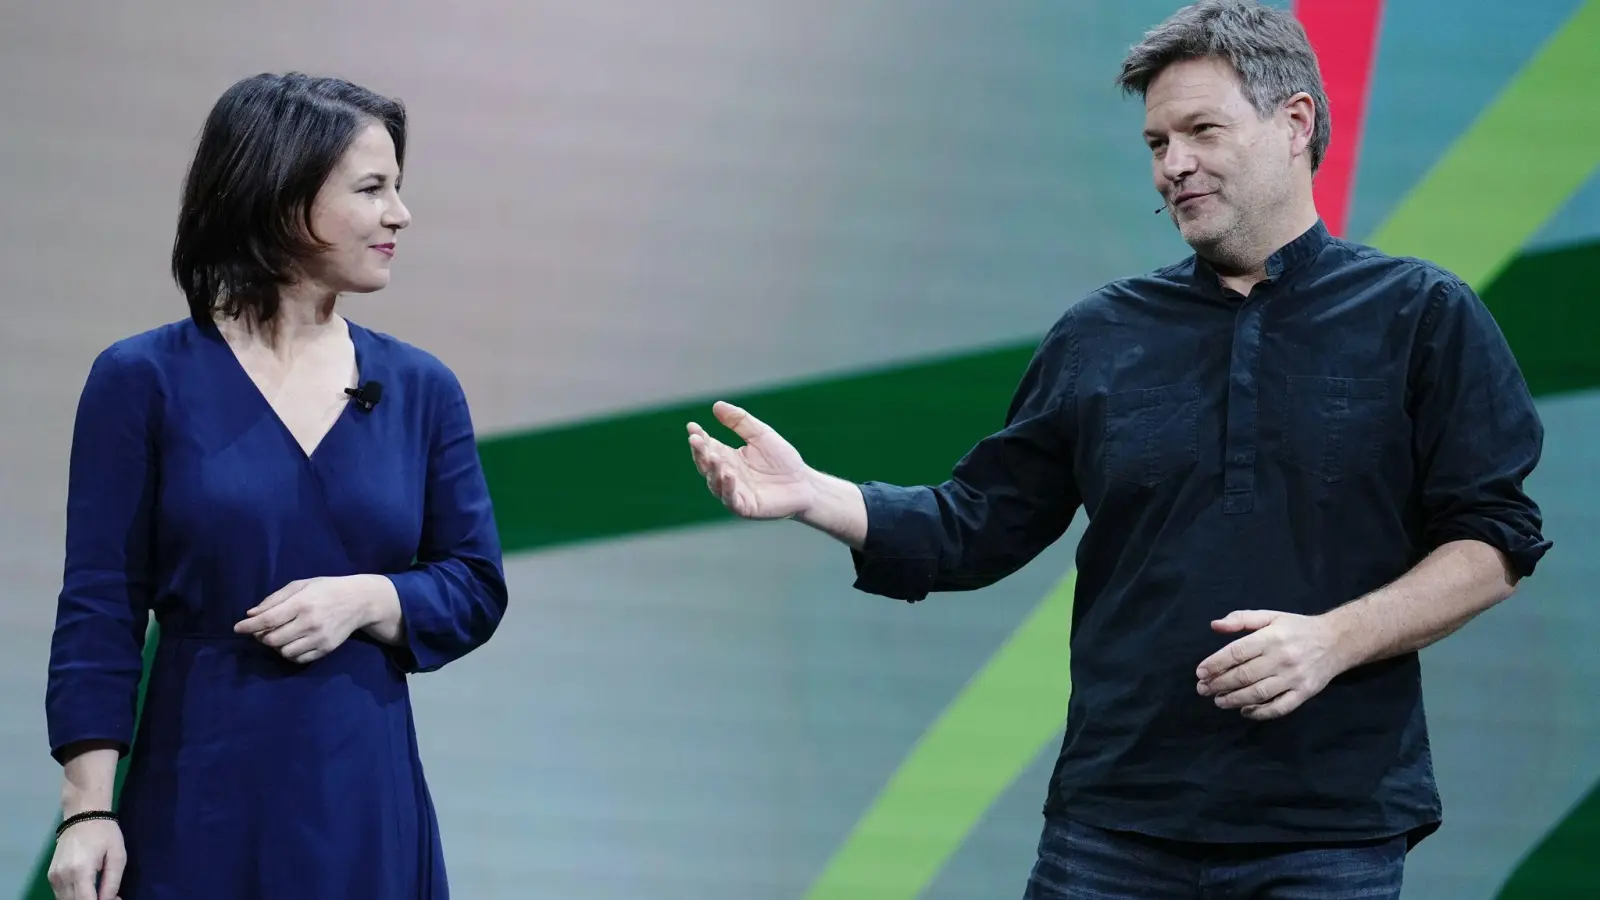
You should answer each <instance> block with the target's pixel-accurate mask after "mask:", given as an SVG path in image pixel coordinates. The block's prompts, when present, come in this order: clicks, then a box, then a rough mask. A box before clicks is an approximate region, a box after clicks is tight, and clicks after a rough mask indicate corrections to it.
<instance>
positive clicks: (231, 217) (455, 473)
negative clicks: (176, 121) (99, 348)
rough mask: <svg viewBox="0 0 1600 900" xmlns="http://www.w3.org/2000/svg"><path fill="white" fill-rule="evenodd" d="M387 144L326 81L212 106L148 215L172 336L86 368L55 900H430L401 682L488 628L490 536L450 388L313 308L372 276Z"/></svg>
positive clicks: (63, 639)
mask: <svg viewBox="0 0 1600 900" xmlns="http://www.w3.org/2000/svg"><path fill="white" fill-rule="evenodd" d="M405 139H406V120H405V112H404V109H403V108H402V107H401V105H400V104H399V103H398V102H395V101H393V100H389V99H386V98H383V97H379V96H376V95H375V94H373V93H371V92H369V91H367V90H365V89H363V88H360V87H357V86H355V85H352V84H349V83H347V82H343V81H338V80H333V79H324V78H310V77H305V76H302V75H288V76H274V75H261V76H257V77H253V78H248V79H245V80H244V81H241V82H239V83H238V84H236V85H234V86H233V87H232V88H230V89H229V90H228V91H227V93H225V94H224V95H223V96H222V98H221V99H220V100H218V102H217V104H216V106H215V107H214V108H213V109H212V111H211V114H210V117H209V118H208V119H207V121H206V123H205V127H204V130H203V131H202V133H201V136H200V142H199V147H198V149H197V152H196V154H195V157H194V161H193V163H192V164H191V166H190V169H189V174H188V180H187V185H186V188H185V192H184V198H183V204H182V210H181V212H180V214H179V218H178V230H177V239H176V241H175V242H174V245H173V252H172V269H173V275H174V277H175V278H176V280H177V282H178V284H179V285H180V286H181V287H182V289H183V292H184V293H185V294H186V295H187V297H188V301H189V311H190V317H189V318H188V319H187V320H184V321H181V322H178V323H176V324H171V325H167V326H164V327H161V328H157V329H155V330H153V331H149V332H146V333H143V334H139V335H136V336H133V337H129V338H126V339H124V340H121V341H118V342H117V343H115V344H113V345H112V346H111V347H110V348H109V349H107V350H105V351H104V352H103V353H101V354H100V356H99V357H98V358H97V359H96V360H95V362H94V365H93V366H92V368H91V369H90V372H89V377H88V381H87V384H86V385H85V387H84V389H83V396H82V399H81V401H80V405H79V408H78V414H77V424H76V426H75V431H74V433H73V442H72V454H71V462H70V474H69V491H68V500H67V542H66V568H65V577H64V584H63V588H62V591H61V596H60V599H59V606H58V612H57V619H56V628H55V635H54V639H53V641H52V644H51V651H50V673H49V686H48V690H47V696H46V711H47V715H48V721H49V733H50V746H51V752H52V754H53V755H54V756H55V757H56V759H57V760H58V761H60V762H61V763H63V765H64V771H65V779H66V784H65V788H64V790H63V809H62V812H63V822H62V826H63V827H62V830H61V831H60V832H58V837H57V843H56V849H55V855H54V858H53V860H52V862H51V866H50V882H51V884H52V885H53V886H54V889H55V895H56V897H57V898H61V900H94V898H99V900H109V898H112V897H114V896H118V895H119V891H120V896H121V897H122V898H123V900H150V898H190V897H194V898H201V897H204V898H208V900H209V898H219V897H227V898H230V900H249V898H262V900H266V898H274V900H276V898H283V900H290V898H293V900H317V898H330V900H332V898H339V900H346V898H352V897H361V898H385V900H387V898H408V900H409V898H442V897H445V896H447V888H446V884H445V872H444V865H443V857H442V854H441V850H440V841H439V834H438V828H437V823H436V820H435V817H434V812H433V804H432V801H431V799H430V798H429V794H428V788H427V785H426V783H425V781H424V779H423V773H422V766H421V763H420V761H419V758H418V755H417V741H416V732H415V726H414V722H413V719H412V714H411V705H410V700H409V696H408V693H407V688H406V675H407V674H408V673H412V672H426V671H431V670H434V669H437V668H439V667H440V666H442V665H444V664H446V663H448V662H450V661H451V660H454V659H457V658H459V657H461V656H462V655H464V654H466V653H468V652H470V651H471V650H473V649H474V648H476V647H478V646H479V645H481V644H483V643H484V642H485V641H487V640H488V639H489V636H490V635H491V634H492V633H493V632H494V630H495V628H496V626H497V625H498V624H499V622H500V618H501V616H502V615H503V614H504V611H505V606H506V589H505V582H504V579H503V573H502V570H501V559H500V546H499V537H498V535H497V533H496V530H495V523H494V517H493V511H492V508H491V506H490V502H489V495H488V492H487V489H486V487H485V484H484V479H483V474H482V471H481V469H480V468H479V463H478V456H477V449H476V445H475V442H474V438H473V430H472V423H471V419H470V416H469V414H468V409H467V403H466V400H465V398H464V397H463V395H462V390H461V387H460V385H459V383H458V382H457V381H456V378H455V376H454V375H453V374H452V373H451V372H450V370H449V369H447V368H446V367H445V366H444V365H443V364H442V363H440V362H439V361H438V360H437V359H435V358H434V357H432V356H430V355H428V354H427V353H425V352H423V351H422V350H418V349H416V348H414V347H411V346H409V345H407V344H405V343H402V342H400V341H398V340H395V339H394V338H391V337H388V336H386V335H383V334H379V333H377V332H373V331H369V330H367V329H364V328H362V327H360V326H358V325H356V324H354V323H351V322H348V321H346V320H345V319H343V318H341V317H340V316H339V315H338V314H337V313H335V312H334V302H335V299H336V298H337V297H338V296H339V295H340V294H342V293H348V292H358V293H365V292H369V291H376V290H380V289H382V288H383V287H384V286H385V285H387V284H388V282H389V265H390V261H391V259H392V258H393V256H394V252H395V239H396V236H397V235H398V234H399V233H400V231H401V230H402V229H404V228H405V227H406V225H407V224H408V223H409V222H410V213H409V212H408V211H407V210H406V207H405V205H404V204H403V203H401V202H400V195H399V190H400V180H401V166H402V163H403V161H404V159H405ZM152 613H153V614H154V616H155V620H156V624H157V625H158V627H159V632H158V633H159V641H158V645H157V647H156V649H155V652H154V654H153V659H152V661H151V664H150V671H149V676H148V684H147V685H146V694H145V700H144V709H143V713H142V717H141V719H140V721H139V726H138V739H137V741H136V742H134V741H133V737H134V735H133V731H134V712H135V702H136V696H137V691H138V685H139V678H140V671H141V651H142V647H143V643H144V637H145V631H146V626H147V622H148V617H149V615H150V614H152ZM130 743H133V744H134V746H135V747H136V748H137V752H136V753H134V754H133V755H132V758H131V761H130V765H129V769H128V774H127V780H126V784H125V786H124V790H123V794H122V797H121V809H120V823H119V819H118V817H117V816H116V815H115V814H113V813H111V812H110V810H111V801H112V786H113V780H114V777H115V771H116V766H117V761H118V759H119V756H120V755H121V754H125V753H127V752H128V747H129V744H130ZM119 824H120V827H119ZM97 882H98V883H97Z"/></svg>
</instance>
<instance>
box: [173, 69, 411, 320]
mask: <svg viewBox="0 0 1600 900" xmlns="http://www.w3.org/2000/svg"><path fill="white" fill-rule="evenodd" d="M373 121H376V122H377V123H379V124H381V125H382V126H383V127H384V128H385V129H386V130H387V131H388V132H389V137H390V138H392V139H393V140H394V150H395V158H396V160H397V161H398V162H399V163H400V165H401V166H402V167H404V165H405V158H406V112H405V107H404V106H403V105H402V104H401V103H400V101H398V100H393V99H390V98H388V97H381V96H379V95H377V94H375V93H373V92H372V91H369V90H367V89H366V88H363V87H360V86H358V85H354V84H351V83H350V82H348V81H341V80H339V79H337V78H315V77H311V76H308V75H302V74H299V73H296V72H291V73H288V74H285V75H271V74H262V75H255V76H252V77H250V78H246V79H244V80H242V81H240V82H238V83H236V84H235V85H233V86H232V87H230V88H228V90H227V91H226V92H225V93H223V95H222V96H221V97H220V98H218V100H217V103H216V105H215V106H213V107H212V108H211V114H210V115H209V116H207V117H206V123H205V127H204V128H203V129H202V130H201V132H200V143H199V146H198V147H197V148H196V149H195V154H194V160H193V161H192V162H190V164H189V173H188V177H187V178H186V179H185V183H184V188H183V205H182V208H181V209H180V210H179V212H178V232H177V237H176V238H175V239H174V240H173V242H172V277H173V279H174V280H176V281H177V282H178V287H180V288H182V289H183V293H184V296H185V297H187V298H188V300H189V315H190V317H191V318H193V319H194V320H195V322H196V323H198V324H201V325H210V324H211V322H212V318H213V316H214V315H215V314H217V313H221V314H223V315H225V316H228V317H230V318H238V317H239V316H241V315H245V314H248V316H249V318H251V319H253V320H254V321H255V322H265V321H268V320H270V319H271V318H272V317H273V316H274V315H276V314H277V311H278V289H279V287H281V286H282V285H284V284H286V283H288V281H289V280H290V278H291V277H292V268H293V266H294V264H295V263H296V262H297V261H300V260H304V259H306V258H307V257H309V256H311V255H313V254H315V253H316V252H318V251H319V250H320V249H322V248H323V247H325V246H326V245H325V244H323V243H322V241H321V240H319V239H318V238H317V236H316V235H315V234H314V233H313V231H312V229H311V208H312V202H313V201H314V200H315V199H316V196H317V192H318V191H319V190H320V189H321V188H322V184H323V182H325V181H327V179H328V175H329V174H330V173H331V172H332V171H333V169H334V167H335V166H336V165H338V163H339V159H340V157H342V156H343V155H344V152H345V150H347V149H348V148H349V147H350V144H351V143H352V141H354V139H355V137H356V135H357V134H358V133H359V132H360V131H361V129H362V128H363V127H364V126H366V125H367V124H369V123H371V122H373Z"/></svg>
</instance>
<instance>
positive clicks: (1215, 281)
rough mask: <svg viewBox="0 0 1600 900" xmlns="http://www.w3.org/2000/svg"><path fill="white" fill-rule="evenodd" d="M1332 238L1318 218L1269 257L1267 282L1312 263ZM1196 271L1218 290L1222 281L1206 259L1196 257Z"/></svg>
mask: <svg viewBox="0 0 1600 900" xmlns="http://www.w3.org/2000/svg"><path fill="white" fill-rule="evenodd" d="M1331 237H1332V236H1331V235H1330V234H1329V233H1328V226H1327V225H1325V224H1323V222H1322V219H1320V218H1318V219H1317V221H1316V222H1314V223H1312V225H1311V227H1310V228H1307V229H1306V230H1305V231H1304V232H1303V233H1302V234H1301V235H1300V236H1299V237H1297V238H1295V239H1294V240H1292V241H1290V242H1289V243H1287V244H1284V245H1283V246H1282V247H1279V248H1278V250H1277V252H1275V253H1273V254H1272V255H1271V256H1269V257H1267V265H1266V269H1267V281H1277V280H1279V279H1280V278H1282V277H1283V276H1284V275H1286V274H1289V273H1291V272H1293V271H1295V270H1296V269H1299V268H1302V267H1303V266H1305V265H1307V264H1308V263H1310V262H1311V261H1312V260H1314V259H1316V258H1317V254H1319V253H1321V252H1322V248H1323V247H1324V246H1326V245H1327V243H1328V241H1329V240H1330V238H1331ZM1195 270H1196V271H1197V272H1198V273H1201V274H1202V275H1203V277H1204V278H1205V280H1206V282H1207V283H1208V284H1212V285H1215V286H1216V287H1218V288H1221V286H1222V280H1221V279H1220V278H1218V277H1217V271H1216V270H1215V269H1213V268H1211V264H1210V263H1208V262H1206V261H1205V259H1204V258H1202V257H1200V256H1198V255H1196V256H1195Z"/></svg>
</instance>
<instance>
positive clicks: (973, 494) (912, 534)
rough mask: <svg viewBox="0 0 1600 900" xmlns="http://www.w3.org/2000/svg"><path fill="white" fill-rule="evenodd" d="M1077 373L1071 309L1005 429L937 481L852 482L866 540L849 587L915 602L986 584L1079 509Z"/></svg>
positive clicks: (1028, 377)
mask: <svg viewBox="0 0 1600 900" xmlns="http://www.w3.org/2000/svg"><path fill="white" fill-rule="evenodd" d="M1077 368H1078V349H1077V339H1076V334H1075V332H1074V329H1073V323H1072V318H1071V315H1070V313H1069V314H1068V315H1067V316H1063V317H1062V319H1061V320H1060V321H1059V322H1058V323H1057V324H1056V326H1055V327H1054V328H1053V329H1051V331H1050V333H1049V334H1048V335H1046V336H1045V338H1044V340H1043V341H1042V342H1041V343H1040V345H1039V347H1038V348H1037V349H1036V350H1035V352H1034V355H1033V358H1032V360H1031V361H1030V362H1029V364H1028V367H1027V369H1026V370H1025V371H1024V373H1023V376H1022V380H1021V382H1020V383H1019V385H1018V386H1017V389H1016V391H1015V393H1014V394H1013V396H1012V401H1011V405H1010V408H1009V409H1008V410H1007V413H1006V419H1005V425H1004V427H1003V428H1002V429H1001V430H999V431H998V432H995V433H994V434H991V435H989V436H987V437H985V438H984V439H982V440H981V441H979V442H978V443H977V444H976V445H975V446H974V447H973V448H972V449H971V450H970V451H968V452H967V454H966V455H965V456H963V457H962V458H961V459H960V461H959V462H957V464H956V465H955V467H954V469H953V471H952V473H951V477H950V478H949V479H948V480H946V481H945V482H944V483H942V484H939V485H918V486H910V487H907V486H900V485H892V484H885V483H882V482H876V481H869V482H866V483H864V484H861V485H860V489H861V494H862V497H863V499H864V500H865V502H866V509H867V536H866V541H865V543H864V544H863V546H862V548H861V549H860V550H856V551H852V553H851V556H852V559H853V562H854V563H855V570H856V581H855V587H856V589H858V590H861V591H865V592H867V593H872V594H879V595H882V596H886V597H892V598H895V599H900V600H907V601H910V602H916V601H918V600H921V599H923V598H925V597H926V596H927V595H928V594H930V593H933V592H935V591H961V590H974V589H977V588H981V587H986V586H988V585H990V584H993V583H994V582H996V581H999V580H1000V579H1002V578H1004V577H1006V576H1007V575H1010V574H1011V573H1012V572H1015V571H1016V570H1018V569H1020V568H1022V567H1023V566H1024V565H1026V564H1027V563H1028V562H1029V561H1030V560H1032V559H1033V558H1034V557H1036V556H1038V555H1039V553H1040V552H1042V551H1043V550H1044V549H1045V548H1046V547H1048V546H1049V545H1050V544H1051V543H1053V542H1054V541H1056V540H1057V539H1058V538H1060V537H1061V535H1062V534H1063V533H1064V532H1065V531H1066V529H1067V526H1068V525H1070V524H1071V523H1072V517H1073V516H1074V515H1075V514H1076V512H1077V510H1078V506H1079V505H1080V503H1081V500H1080V497H1079V494H1078V488H1077V482H1076V480H1075V478H1074V476H1073V470H1072V451H1071V448H1072V443H1073V441H1072V429H1073V428H1074V425H1075V419H1074V417H1073V416H1072V415H1071V413H1072V409H1073V404H1074V402H1075V401H1074V397H1075V390H1076V383H1077Z"/></svg>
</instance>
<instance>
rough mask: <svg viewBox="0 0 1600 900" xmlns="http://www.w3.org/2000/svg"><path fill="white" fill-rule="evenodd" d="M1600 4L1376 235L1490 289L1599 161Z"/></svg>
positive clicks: (1376, 240) (1558, 35)
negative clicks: (1597, 96)
mask: <svg viewBox="0 0 1600 900" xmlns="http://www.w3.org/2000/svg"><path fill="white" fill-rule="evenodd" d="M1596 85H1600V0H1589V2H1587V3H1585V4H1584V5H1583V6H1582V7H1580V8H1579V9H1578V11H1577V12H1576V13H1574V14H1573V15H1572V16H1571V17H1570V18H1569V19H1568V20H1567V21H1566V22H1565V23H1564V24H1563V25H1562V27H1561V28H1560V29H1558V30H1557V31H1556V32H1555V33H1554V34H1553V35H1551V37H1550V38H1549V39H1548V40H1547V41H1545V43H1544V46H1543V47H1541V48H1540V49H1539V51H1538V52H1537V53H1536V54H1535V55H1534V56H1533V58H1532V59H1531V60H1529V62H1528V64H1527V65H1526V66H1524V67H1523V69H1522V70H1521V71H1520V72H1519V73H1517V77H1516V78H1514V79H1512V81H1511V82H1510V83H1509V84H1507V85H1506V87H1505V89H1504V90H1502V91H1501V92H1500V94H1499V96H1497V97H1496V98H1495V100H1494V101H1493V102H1492V103H1491V104H1490V105H1489V106H1488V107H1487V108H1486V109H1484V111H1483V113H1482V114H1481V115H1480V116H1479V117H1478V118H1477V120H1476V121H1475V122H1473V124H1472V126H1471V127H1470V128H1468V129H1467V131H1466V133H1465V134H1463V135H1462V136H1461V137H1460V138H1459V139H1458V140H1457V141H1456V142H1455V144H1453V145H1452V146H1451V148H1450V150H1449V151H1448V152H1447V153H1445V155H1444V157H1443V158H1441V159H1440V160H1439V162H1438V163H1437V164H1435V165H1434V167H1433V168H1432V169H1431V170H1430V171H1429V172H1428V174H1427V176H1426V177H1425V178H1423V180H1422V183H1421V184H1419V185H1417V186H1416V187H1415V188H1413V189H1412V190H1411V192H1410V193H1409V194H1408V195H1407V196H1406V198H1405V200H1404V201H1402V202H1401V204H1400V207H1399V208H1398V209H1396V210H1395V211H1394V213H1392V214H1391V215H1390V217H1389V219H1388V220H1387V221H1385V222H1384V223H1383V225H1381V226H1379V228H1378V230H1377V231H1376V233H1374V234H1373V235H1372V237H1371V238H1370V239H1369V240H1368V243H1371V244H1372V245H1373V246H1376V247H1379V248H1381V249H1383V250H1384V251H1386V252H1389V253H1394V254H1401V255H1406V256H1418V257H1421V258H1423V259H1429V260H1432V261H1434V262H1436V263H1438V264H1439V265H1441V266H1444V267H1445V268H1447V269H1450V270H1451V271H1453V272H1455V273H1456V274H1457V275H1459V276H1461V278H1462V279H1463V280H1465V281H1466V282H1467V283H1468V284H1471V285H1474V286H1476V287H1480V288H1481V287H1482V286H1483V285H1485V284H1487V283H1489V282H1490V281H1492V280H1493V279H1494V277H1495V276H1496V275H1498V274H1499V273H1500V270H1501V269H1502V268H1503V267H1504V266H1505V264H1506V263H1507V262H1509V261H1510V260H1511V259H1512V258H1513V257H1515V256H1516V255H1517V251H1518V250H1520V249H1521V248H1522V246H1523V245H1524V244H1526V243H1527V242H1528V240H1529V239H1530V238H1532V237H1533V236H1534V235H1535V234H1536V233H1538V231H1539V228H1540V227H1541V226H1542V225H1544V223H1545V222H1546V221H1547V220H1548V219H1549V218H1550V216H1551V215H1553V214H1554V213H1555V212H1556V211H1558V210H1559V209H1560V208H1561V205H1562V203H1564V202H1565V201H1566V199H1567V198H1568V197H1571V196H1572V195H1573V194H1574V193H1576V192H1577V191H1578V189H1579V188H1581V187H1582V186H1583V184H1584V182H1585V181H1587V180H1588V178H1589V176H1590V174H1592V173H1593V172H1594V171H1595V168H1596V166H1600V100H1597V99H1596V98H1595V93H1594V92H1595V89H1596Z"/></svg>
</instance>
